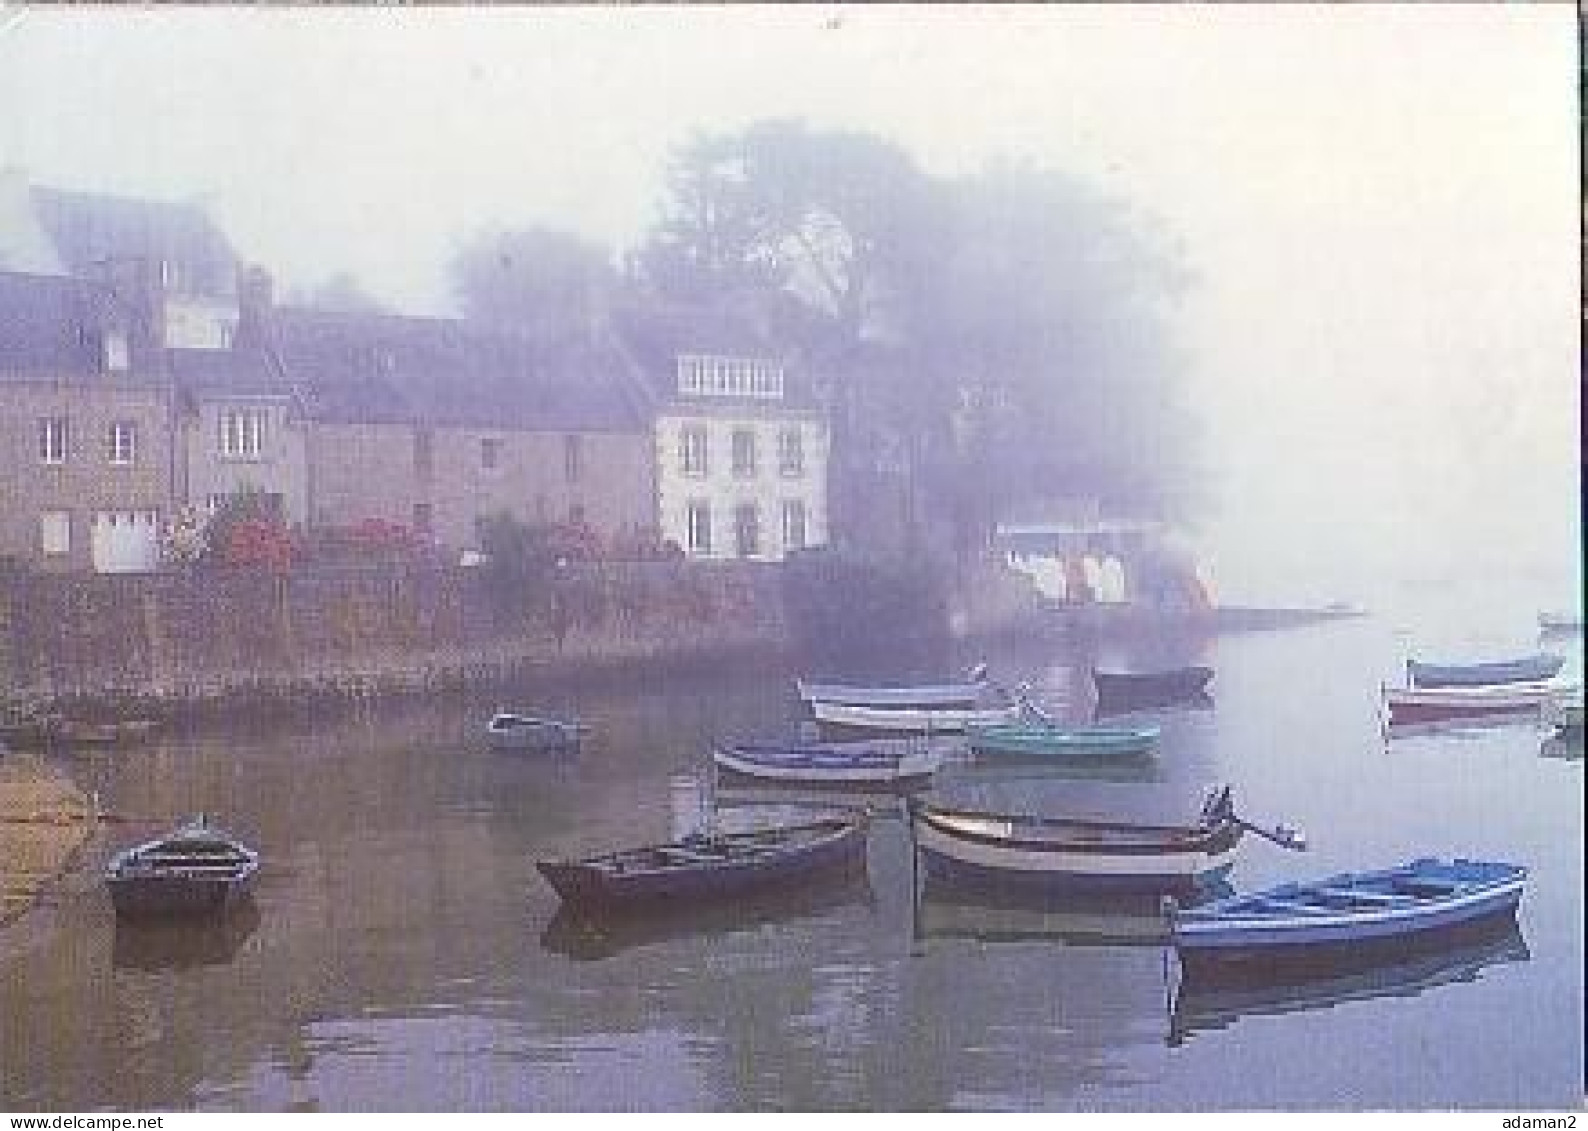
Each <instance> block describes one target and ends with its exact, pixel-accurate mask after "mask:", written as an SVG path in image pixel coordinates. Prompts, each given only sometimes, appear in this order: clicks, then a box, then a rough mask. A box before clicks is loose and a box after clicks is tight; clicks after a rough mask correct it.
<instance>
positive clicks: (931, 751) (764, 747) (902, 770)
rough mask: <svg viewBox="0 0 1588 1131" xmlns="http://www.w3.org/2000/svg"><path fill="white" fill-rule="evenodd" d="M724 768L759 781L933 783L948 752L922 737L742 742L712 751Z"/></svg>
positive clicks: (901, 785) (897, 785) (856, 784)
mask: <svg viewBox="0 0 1588 1131" xmlns="http://www.w3.org/2000/svg"><path fill="white" fill-rule="evenodd" d="M711 756H712V761H713V763H714V764H715V765H716V767H717V768H718V769H719V770H724V771H727V772H728V773H729V774H734V775H738V776H740V777H744V778H755V779H757V780H760V781H771V782H788V783H794V784H799V785H833V786H840V787H848V788H862V787H882V788H895V789H896V788H914V787H919V786H924V785H927V784H928V783H930V781H931V779H932V775H933V774H935V773H936V772H937V771H938V768H939V767H941V766H942V764H943V753H942V751H941V750H940V749H937V748H934V747H932V746H930V745H928V744H926V743H925V742H923V741H922V740H920V739H910V738H904V739H872V740H870V741H862V742H739V743H732V744H729V745H724V746H719V747H717V748H716V749H714V750H713V751H712V755H711Z"/></svg>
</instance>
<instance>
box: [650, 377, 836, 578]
mask: <svg viewBox="0 0 1588 1131" xmlns="http://www.w3.org/2000/svg"><path fill="white" fill-rule="evenodd" d="M675 366H676V374H675V376H676V385H675V386H674V388H673V389H672V391H671V395H670V396H669V397H667V398H666V399H665V400H663V401H662V403H661V404H660V405H659V406H658V408H657V415H656V469H657V474H656V490H657V513H658V519H659V526H660V528H661V534H662V537H663V538H664V539H667V540H670V541H673V542H675V543H676V544H677V545H678V546H680V547H681V548H682V549H683V550H684V552H685V553H686V554H688V555H689V556H690V557H692V558H748V559H753V560H758V561H781V560H782V559H783V558H784V557H785V556H787V555H788V553H789V552H790V551H793V550H799V549H804V548H806V547H810V546H820V545H823V544H825V543H826V541H827V462H828V428H827V423H826V418H825V417H824V416H823V414H822V413H821V412H820V411H819V410H818V409H817V407H816V405H815V403H814V402H813V401H811V400H809V399H808V397H805V396H802V395H801V394H800V392H799V391H798V390H797V389H795V388H794V387H793V382H792V381H791V379H790V377H789V376H788V374H786V373H785V370H784V367H783V365H782V364H781V363H780V362H778V361H775V360H771V359H768V358H763V357H734V356H724V355H718V354H680V355H677V356H676V358H675Z"/></svg>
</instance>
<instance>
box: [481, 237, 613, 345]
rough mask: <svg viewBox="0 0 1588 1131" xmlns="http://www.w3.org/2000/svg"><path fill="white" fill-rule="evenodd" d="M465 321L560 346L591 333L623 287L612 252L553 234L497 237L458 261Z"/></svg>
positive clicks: (532, 340) (533, 340)
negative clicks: (619, 281)
mask: <svg viewBox="0 0 1588 1131" xmlns="http://www.w3.org/2000/svg"><path fill="white" fill-rule="evenodd" d="M452 283H453V287H454V290H455V291H456V293H457V296H458V300H459V303H460V305H461V307H462V312H463V315H464V317H465V318H469V319H473V320H475V321H478V322H482V323H488V324H490V325H492V326H494V327H496V328H497V329H505V330H508V331H510V332H512V333H514V334H517V335H519V336H521V337H523V338H525V339H526V340H528V341H530V342H531V343H533V344H535V345H540V346H555V345H557V344H559V343H561V342H563V341H566V340H568V339H577V338H579V337H582V336H583V335H585V334H586V333H587V332H588V329H589V327H590V325H591V324H592V322H593V321H594V320H595V319H596V318H598V317H599V316H600V315H601V314H602V313H603V311H604V310H605V307H606V304H607V302H608V301H609V300H610V298H611V296H612V294H613V291H614V289H615V288H616V286H617V272H616V271H615V270H614V269H613V267H612V264H611V261H610V257H609V255H608V253H607V252H606V250H605V249H603V248H601V247H599V246H598V245H596V244H593V243H590V242H589V241H587V240H584V239H582V238H580V237H579V236H575V235H572V234H570V233H567V232H561V231H556V230H554V229H551V228H543V227H531V228H524V229H519V230H516V231H490V232H485V233H482V234H480V235H478V236H476V237H475V238H474V239H473V240H472V241H470V242H469V243H467V244H465V245H464V246H463V247H462V248H461V249H460V250H459V251H458V253H457V255H456V256H455V257H454V258H453V261H452Z"/></svg>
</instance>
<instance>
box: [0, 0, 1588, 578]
mask: <svg viewBox="0 0 1588 1131" xmlns="http://www.w3.org/2000/svg"><path fill="white" fill-rule="evenodd" d="M1575 19H1576V13H1575V10H1574V8H1573V7H1572V6H1571V5H1567V4H1556V5H1503V6H1502V5H1498V4H1458V5H1451V6H1439V5H1428V4H1415V5H1407V6H1404V7H1400V6H1392V5H1361V6H1358V5H1350V6H1336V5H1323V6H1319V7H1316V8H1310V7H1301V6H1296V5H1276V6H1273V7H1263V6H1248V5H1238V6H1237V5H1229V6H1219V5H1212V6H1209V5H1192V6H1176V7H1163V8H1159V7H1154V6H1148V5H1143V4H1122V5H1082V6H1075V7H1065V6H1058V5H1052V6H1041V7H1030V8H1025V7H1011V6H995V7H985V8H984V7H977V6H972V5H966V6H930V7H902V6H893V7H886V8H881V9H855V8H844V7H838V6H808V7H807V6H800V7H793V6H788V7H767V8H723V7H714V8H692V7H677V6H672V7H660V8H644V9H625V8H590V9H581V8H559V9H554V10H537V9H533V8H516V9H509V10H502V9H472V10H471V9H466V8H464V9H428V10H420V11H400V10H391V9H367V10H354V9H342V10H335V11H319V10H310V9H304V8H290V9H282V10H273V11H269V10H267V11H258V10H252V9H248V10H244V9H238V10H230V11H228V10H225V9H221V10H213V9H210V10H198V9H183V10H179V11H150V10H133V11H124V10H110V9H75V10H62V9H35V8H27V7H19V6H16V5H7V4H6V3H4V2H3V0H0V166H5V165H11V166H21V167H23V168H25V169H26V170H27V171H28V172H29V174H30V175H31V176H32V178H33V179H34V180H35V181H37V182H40V183H48V184H56V185H60V186H64V187H72V188H83V189H94V190H104V191H110V192H117V193H127V194H135V195H146V196H152V197H159V198H177V199H190V198H198V199H201V200H203V201H205V202H206V203H207V204H208V205H209V206H210V208H211V210H212V212H213V213H214V215H215V216H216V217H217V219H219V220H220V222H221V223H222V224H223V226H224V227H225V228H226V230H227V231H228V233H229V234H230V235H231V237H232V238H233V240H234V242H235V243H236V244H237V246H238V247H239V250H240V251H241V252H242V253H243V254H244V255H245V256H247V257H249V258H251V259H254V260H256V261H258V262H261V263H263V264H265V265H266V266H268V267H269V268H270V269H271V270H273V271H274V272H275V273H276V275H277V277H278V280H279V282H280V286H281V289H283V290H288V291H290V290H293V289H302V288H307V287H313V286H315V285H316V284H318V283H321V282H323V281H324V280H325V279H327V278H328V277H330V276H332V275H334V274H336V273H338V272H341V271H346V272H350V273H351V274H353V275H354V276H355V277H356V278H357V279H358V281H359V282H360V283H361V284H362V285H363V286H364V288H365V289H366V290H368V291H370V292H372V293H374V294H376V295H377V296H378V297H380V298H381V299H382V300H384V301H386V302H388V303H391V304H393V305H395V306H397V307H398V308H400V309H404V310H411V311H415V312H420V311H428V310H442V309H446V308H447V304H448V302H449V299H450V296H449V294H448V290H447V280H446V264H447V261H448V259H449V257H450V255H451V253H452V251H453V249H454V248H455V247H456V246H457V244H458V242H459V241H460V240H461V239H463V238H466V237H467V236H468V235H469V234H470V233H471V232H473V231H475V230H477V229H479V228H482V227H486V226H492V225H507V226H511V225H516V224H546V225H550V226H554V227H560V228H565V229H569V230H573V231H577V232H579V233H581V234H584V235H587V236H590V237H592V238H595V239H598V240H600V241H602V242H604V243H606V244H608V245H609V246H611V247H613V248H614V249H615V250H620V249H622V248H625V247H628V246H632V245H633V244H634V243H635V242H636V241H637V240H638V238H639V237H640V235H641V233H642V232H643V231H644V230H645V229H646V227H647V225H648V224H649V223H650V222H651V220H652V219H653V216H654V208H655V206H656V204H657V201H658V198H659V194H660V178H661V175H662V172H663V170H664V167H665V162H666V157H667V154H668V153H669V152H670V151H671V150H672V149H673V147H674V146H675V145H676V144H677V143H679V142H680V141H681V140H683V139H685V138H687V137H688V136H689V134H690V133H691V132H692V131H694V130H697V129H702V128H704V129H712V130H721V129H732V128H735V127H737V126H741V125H744V124H746V123H748V122H751V121H754V120H757V119H761V118H766V117H798V118H803V119H805V120H806V121H807V122H809V123H810V124H812V125H813V126H818V127H824V126H841V127H850V128H857V129H864V130H869V131H872V132H874V133H877V134H879V135H881V136H883V137H886V138H889V139H891V140H893V141H895V142H897V143H899V144H900V145H902V146H903V147H904V148H905V149H906V150H908V151H909V152H910V153H911V154H912V155H913V156H914V157H915V158H916V159H917V161H918V162H919V163H920V164H921V165H922V166H923V167H924V168H926V169H927V170H928V171H929V172H933V173H944V174H949V173H957V172H968V171H972V170H975V169H977V168H980V167H981V166H982V164H983V163H984V162H985V161H987V160H988V159H990V158H995V157H1010V158H1021V159H1028V160H1030V161H1032V162H1034V163H1038V164H1042V165H1047V166H1052V167H1056V168H1059V169H1062V170H1065V171H1067V172H1070V173H1072V174H1074V175H1076V176H1079V177H1082V178H1085V179H1089V180H1092V181H1094V182H1096V183H1098V184H1100V185H1101V186H1103V187H1104V188H1106V189H1107V190H1109V191H1110V192H1112V193H1114V194H1116V195H1119V196H1122V197H1124V198H1126V199H1128V200H1129V201H1131V203H1132V204H1133V205H1134V207H1135V208H1136V209H1137V210H1139V212H1140V213H1141V214H1142V215H1143V216H1146V217H1152V218H1155V220H1156V221H1158V222H1160V223H1161V224H1162V225H1163V226H1164V227H1165V229H1166V230H1167V231H1169V232H1171V233H1172V234H1173V237H1174V241H1175V243H1176V245H1177V246H1178V247H1179V249H1180V253H1181V255H1182V256H1183V258H1184V260H1185V261H1186V263H1187V265H1188V266H1189V267H1190V268H1191V269H1192V270H1193V271H1194V273H1195V276H1196V280H1197V281H1196V286H1195V288H1194V289H1193V291H1192V292H1191V293H1190V294H1189V295H1187V296H1186V298H1185V299H1184V301H1183V304H1182V306H1181V308H1180V319H1179V322H1178V326H1177V329H1178V330H1179V332H1180V333H1181V335H1182V338H1183V341H1184V342H1185V344H1186V346H1187V347H1188V348H1189V351H1190V354H1189V356H1190V367H1191V368H1190V370H1189V371H1188V372H1187V374H1186V375H1185V379H1186V381H1187V383H1188V387H1189V388H1190V390H1191V397H1190V400H1191V401H1192V402H1193V403H1194V404H1195V405H1196V406H1198V408H1199V409H1200V410H1201V411H1202V413H1203V414H1204V416H1205V418H1206V420H1207V422H1208V427H1209V431H1210V440H1211V447H1210V451H1211V457H1212V458H1211V462H1212V463H1213V465H1214V467H1215V469H1216V471H1217V473H1218V474H1217V480H1216V492H1215V493H1216V496H1217V498H1218V499H1219V500H1220V504H1221V510H1220V513H1219V514H1218V515H1217V516H1215V519H1214V521H1212V522H1210V523H1209V524H1208V525H1207V526H1206V527H1205V528H1204V529H1203V530H1201V531H1199V532H1197V540H1198V541H1199V543H1200V544H1201V545H1202V546H1204V547H1205V548H1206V552H1207V555H1208V558H1209V561H1210V564H1211V567H1212V572H1213V575H1214V578H1215V581H1216V584H1217V586H1218V587H1219V589H1220V590H1221V592H1222V593H1223V594H1224V595H1225V596H1227V597H1230V598H1236V599H1238V598H1241V597H1247V596H1251V597H1276V596H1277V597H1298V598H1299V597H1314V596H1318V597H1325V598H1331V597H1335V596H1339V597H1344V598H1348V599H1349V598H1356V597H1358V596H1370V595H1371V593H1372V587H1369V586H1367V585H1366V581H1367V579H1368V577H1369V575H1370V574H1373V573H1381V572H1382V571H1389V572H1391V573H1394V574H1395V575H1396V576H1435V575H1438V574H1441V573H1445V572H1449V571H1452V570H1454V571H1464V570H1473V569H1479V570H1483V571H1486V572H1499V573H1501V574H1509V575H1513V576H1518V577H1522V578H1531V579H1535V580H1538V582H1539V584H1540V585H1541V586H1543V587H1544V588H1547V589H1549V590H1550V591H1551V592H1552V593H1554V594H1555V595H1556V596H1555V600H1556V601H1557V602H1565V601H1569V600H1571V599H1572V596H1573V593H1574V589H1575V576H1576V568H1577V562H1578V556H1579V535H1578V530H1577V519H1578V498H1579V497H1578V492H1577V474H1578V470H1579V467H1580V463H1579V452H1580V449H1579V441H1578V434H1577V432H1578V421H1579V408H1578V398H1579V395H1580V378H1579V367H1578V353H1577V349H1578V336H1577V331H1578V319H1579V317H1580V311H1581V306H1580V298H1579V286H1578V275H1579V270H1578V265H1579V256H1580V249H1579V223H1580V219H1581V215H1582V213H1581V205H1580V203H1579V200H1580V197H1579V178H1578V165H1577V140H1576V139H1577V112H1576V104H1575V92H1576V56H1575V42H1574V36H1575V34H1576V27H1575Z"/></svg>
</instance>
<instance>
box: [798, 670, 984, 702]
mask: <svg viewBox="0 0 1588 1131" xmlns="http://www.w3.org/2000/svg"><path fill="white" fill-rule="evenodd" d="M966 675H967V678H966V680H964V681H962V682H958V683H926V684H915V685H865V684H850V683H822V682H818V681H814V680H805V679H800V680H796V681H795V686H796V687H797V688H798V689H799V696H800V698H801V699H803V700H804V701H805V702H807V703H843V704H847V705H849V706H854V707H887V708H900V707H924V708H946V707H959V708H969V707H974V706H975V705H976V704H977V703H979V702H981V701H982V700H984V699H985V698H986V697H987V695H988V693H989V691H990V690H991V687H990V685H989V684H988V683H987V666H986V665H985V664H978V665H977V666H976V667H975V668H973V669H971V671H970V672H968V673H966Z"/></svg>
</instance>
